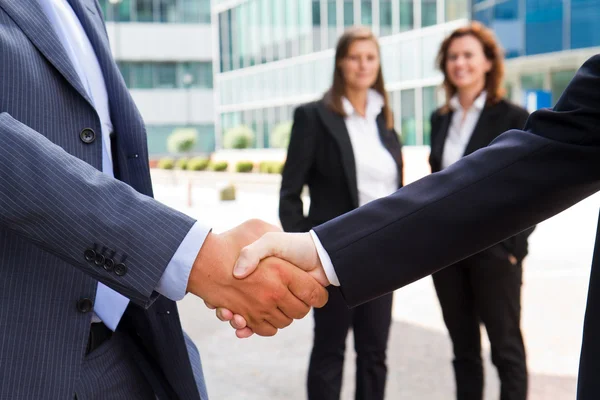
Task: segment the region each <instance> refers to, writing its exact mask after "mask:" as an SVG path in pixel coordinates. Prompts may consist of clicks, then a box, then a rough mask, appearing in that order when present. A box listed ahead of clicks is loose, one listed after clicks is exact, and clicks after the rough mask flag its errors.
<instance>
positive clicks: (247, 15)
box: [212, 0, 468, 148]
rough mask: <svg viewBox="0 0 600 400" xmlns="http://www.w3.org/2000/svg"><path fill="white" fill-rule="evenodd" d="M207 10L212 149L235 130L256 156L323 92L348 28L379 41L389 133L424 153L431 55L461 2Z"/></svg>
mask: <svg viewBox="0 0 600 400" xmlns="http://www.w3.org/2000/svg"><path fill="white" fill-rule="evenodd" d="M212 11H213V16H212V20H213V32H214V36H213V43H214V46H215V48H216V49H217V51H216V52H215V57H214V64H213V69H214V70H215V71H217V73H216V75H215V98H216V120H215V123H216V130H217V137H216V143H217V147H218V148H219V147H220V143H221V141H222V136H223V134H224V132H225V131H226V130H228V129H229V128H232V127H235V126H237V125H240V124H244V125H247V126H249V127H250V128H252V130H253V131H254V132H255V133H256V141H255V147H257V148H265V147H269V144H270V143H269V142H270V134H271V132H273V130H274V129H275V128H276V127H277V125H279V124H280V123H286V122H289V121H290V120H291V119H292V113H293V110H294V108H295V107H296V106H297V105H298V104H301V103H304V102H307V101H311V100H314V99H318V98H319V97H321V96H322V94H323V93H324V91H325V90H326V89H327V88H328V87H329V85H330V83H331V80H332V72H333V57H334V50H333V47H334V46H335V44H336V42H337V39H338V37H339V35H340V34H341V33H342V32H343V31H344V29H345V28H347V27H349V26H352V25H355V24H361V25H367V26H369V27H371V29H372V30H373V31H374V32H375V33H376V34H378V35H379V36H380V37H381V39H380V44H381V62H382V67H383V72H384V77H385V81H386V88H387V90H388V92H389V99H390V103H391V106H392V109H393V111H394V115H395V126H396V130H397V132H398V133H399V134H400V135H401V136H402V139H403V141H404V143H405V144H407V145H428V144H429V115H430V114H431V111H433V109H435V108H436V107H437V106H438V104H439V95H438V93H437V92H436V87H437V86H439V84H440V83H441V79H442V77H441V74H440V73H439V71H437V70H436V68H435V65H434V64H435V56H436V52H437V49H438V47H439V45H440V43H441V41H442V39H443V38H444V37H445V35H447V34H448V33H449V32H450V31H452V30H453V29H455V28H457V27H458V26H461V25H464V24H465V23H466V22H467V20H466V19H465V18H464V17H465V16H467V12H468V9H467V2H466V1H464V0H418V1H413V0H373V1H363V0H361V1H357V0H286V1H285V2H280V1H277V0H245V1H244V0H230V1H225V0H223V1H216V2H214V3H213V10H212ZM445 21H451V22H445Z"/></svg>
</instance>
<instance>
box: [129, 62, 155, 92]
mask: <svg viewBox="0 0 600 400" xmlns="http://www.w3.org/2000/svg"><path fill="white" fill-rule="evenodd" d="M132 70H133V82H132V86H133V87H134V88H136V89H152V88H153V87H154V68H153V65H152V64H151V63H135V64H134V66H133V68H132Z"/></svg>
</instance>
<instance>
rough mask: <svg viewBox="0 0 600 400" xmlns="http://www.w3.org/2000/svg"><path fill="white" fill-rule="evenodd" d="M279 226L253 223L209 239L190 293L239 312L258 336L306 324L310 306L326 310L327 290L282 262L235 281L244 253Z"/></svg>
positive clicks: (192, 276) (272, 262)
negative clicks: (236, 267)
mask: <svg viewBox="0 0 600 400" xmlns="http://www.w3.org/2000/svg"><path fill="white" fill-rule="evenodd" d="M274 230H277V228H276V227H274V226H273V225H269V224H267V223H265V222H262V221H258V220H252V221H248V222H246V223H244V224H242V225H240V226H238V227H236V228H234V229H232V230H229V231H227V232H225V233H222V234H218V235H217V234H212V233H211V234H209V236H208V237H207V238H206V240H205V242H204V245H203V246H202V249H201V250H200V252H199V253H198V257H197V258H196V261H195V262H194V266H193V267H192V271H191V273H190V278H189V282H188V291H189V292H191V293H193V294H195V295H197V296H198V297H200V298H202V299H203V300H204V301H205V302H206V303H207V305H208V304H212V305H216V306H218V307H223V308H226V309H229V310H234V311H235V312H236V313H237V314H238V315H239V317H238V318H242V319H243V321H244V323H245V324H246V322H247V326H248V327H249V328H251V329H252V331H254V332H256V333H257V334H259V335H261V336H272V335H274V334H275V333H277V329H280V328H284V327H286V326H288V325H289V324H290V323H291V322H292V319H300V318H302V317H304V316H305V315H306V314H307V313H308V312H309V311H310V307H322V306H323V305H324V304H325V303H326V302H327V296H328V294H327V291H326V290H325V289H324V288H323V287H322V286H321V285H320V284H319V283H318V282H316V281H315V279H313V278H312V277H311V276H309V275H308V274H306V273H305V272H303V271H301V270H299V269H298V268H296V267H294V266H293V265H291V264H289V263H287V262H285V261H281V260H276V259H267V260H265V261H264V262H263V263H261V266H260V267H259V268H258V269H257V270H256V273H254V274H252V276H251V277H249V278H248V279H244V280H238V279H235V278H234V276H233V274H232V269H233V265H234V263H235V262H236V259H237V258H238V256H239V254H240V250H241V249H242V248H243V247H244V246H247V245H249V244H251V243H253V242H254V241H255V240H257V239H258V238H259V237H261V236H262V235H263V234H264V233H265V232H269V231H274Z"/></svg>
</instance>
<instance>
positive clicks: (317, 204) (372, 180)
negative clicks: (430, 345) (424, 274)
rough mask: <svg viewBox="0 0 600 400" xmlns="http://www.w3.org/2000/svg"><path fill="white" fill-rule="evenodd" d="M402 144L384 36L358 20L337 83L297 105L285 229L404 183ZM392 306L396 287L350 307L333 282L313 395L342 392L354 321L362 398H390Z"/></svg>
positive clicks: (320, 319)
mask: <svg viewBox="0 0 600 400" xmlns="http://www.w3.org/2000/svg"><path fill="white" fill-rule="evenodd" d="M401 148H402V146H401V144H400V141H399V139H398V136H397V134H396V132H395V131H394V128H393V118H392V112H391V110H390V107H389V104H388V100H387V95H386V92H385V88H384V82H383V74H382V71H381V65H380V55H379V44H378V42H377V39H376V38H375V36H374V35H373V34H372V33H371V31H369V30H368V29H366V28H362V27H356V28H351V29H349V30H348V31H346V32H345V33H344V34H343V35H342V37H341V38H340V40H339V42H338V44H337V48H336V54H335V68H334V76H333V84H332V86H331V88H330V89H329V90H328V91H327V93H326V94H325V96H324V97H323V98H322V99H321V100H319V101H317V102H313V103H309V104H305V105H302V106H300V107H298V108H297V109H296V111H295V113H294V124H293V127H292V134H291V138H290V145H289V148H288V154H287V160H286V163H285V167H284V170H283V176H282V183H281V192H280V202H279V217H280V219H281V223H282V226H283V228H284V230H285V231H287V232H308V231H309V230H310V229H312V228H313V227H314V226H316V225H319V224H321V223H324V222H326V221H328V220H330V219H332V218H335V217H337V216H339V215H341V214H344V213H346V212H348V211H351V210H353V209H355V208H357V207H359V206H362V205H363V204H366V203H368V202H369V201H371V200H374V199H377V198H380V197H383V196H387V195H389V194H391V193H393V192H395V191H396V190H397V189H398V188H399V187H401V186H402V154H401ZM304 185H308V188H309V190H310V210H309V211H308V215H305V214H304V211H303V203H302V198H301V193H302V189H303V187H304ZM391 311H392V294H389V295H386V296H384V297H381V298H379V299H376V300H374V301H372V302H370V303H367V304H364V305H361V306H359V307H356V308H354V309H351V310H350V309H348V307H347V306H346V304H345V302H344V300H343V298H342V293H341V292H340V290H339V289H338V288H336V287H333V286H330V288H329V302H328V303H327V305H326V306H325V307H323V308H321V309H315V310H314V318H315V331H314V343H313V350H312V354H311V358H310V366H309V370H308V397H309V399H311V400H321V399H332V400H333V399H336V400H337V399H339V397H340V391H341V385H342V369H343V364H344V353H345V344H346V336H347V334H348V330H349V328H352V329H353V331H354V347H355V350H356V353H357V359H356V395H355V398H356V399H357V400H360V399H362V400H366V399H369V400H377V399H381V400H383V398H384V391H385V382H386V375H387V366H386V350H387V341H388V336H389V328H390V323H391Z"/></svg>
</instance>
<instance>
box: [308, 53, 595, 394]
mask: <svg viewBox="0 0 600 400" xmlns="http://www.w3.org/2000/svg"><path fill="white" fill-rule="evenodd" d="M599 127H600V55H597V56H594V57H592V58H590V59H589V60H588V61H586V63H585V64H584V65H583V66H582V67H581V68H580V70H579V71H578V72H577V74H576V75H575V77H574V78H573V80H572V81H571V83H570V84H569V85H568V86H567V88H566V90H565V91H564V93H563V94H562V96H560V99H559V100H558V102H557V103H556V105H555V106H554V108H553V109H541V110H538V111H536V112H534V113H533V114H531V116H530V117H529V119H528V121H527V123H526V125H525V127H524V129H523V130H516V129H515V130H512V131H509V132H505V133H503V134H502V135H500V136H499V137H498V138H497V139H496V140H495V141H494V142H493V143H492V144H491V145H490V146H488V147H486V148H484V149H481V150H479V151H476V152H475V153H473V154H471V155H469V156H467V157H464V158H462V159H461V160H459V161H458V162H456V163H454V164H453V165H452V166H451V167H450V168H446V169H445V170H443V171H441V172H439V173H437V174H431V175H429V176H427V177H425V178H423V179H421V180H419V181H417V182H414V183H412V184H410V185H409V186H406V187H404V188H403V189H402V190H399V191H397V192H396V193H394V194H392V195H391V196H388V197H386V198H385V199H382V200H376V201H373V202H371V203H369V204H367V205H365V206H364V207H361V208H359V209H358V210H355V211H353V212H350V213H348V214H346V215H344V216H341V217H339V218H336V219H334V220H332V221H329V222H326V223H325V224H323V225H321V226H317V227H315V228H314V229H315V232H316V234H317V235H318V237H319V239H320V242H321V244H322V245H323V247H324V248H325V250H326V251H327V253H328V255H329V257H330V258H331V261H332V263H333V266H334V267H335V272H336V274H337V276H338V278H339V280H340V282H341V287H340V289H341V291H342V294H343V296H344V298H345V300H346V302H347V303H348V304H349V305H350V306H356V305H358V304H362V303H365V302H367V301H369V300H372V299H374V298H376V297H379V296H382V295H384V294H386V293H389V292H391V291H393V290H396V289H398V288H400V287H402V286H405V285H408V284H409V283H411V282H414V281H416V280H418V279H421V278H423V277H425V276H427V275H430V274H432V273H433V272H436V271H438V270H439V269H441V268H444V267H446V266H448V265H451V264H454V263H456V262H457V261H459V260H461V259H464V258H466V257H468V256H470V255H471V254H474V253H477V252H479V251H481V250H483V249H485V248H486V247H489V246H492V245H493V244H494V243H498V242H499V241H501V240H503V239H505V238H508V237H510V236H513V235H515V234H517V233H519V232H522V231H523V230H525V229H527V228H529V227H531V226H533V225H535V224H537V223H539V222H541V221H544V220H546V219H548V218H550V217H552V216H554V215H556V214H558V213H560V212H561V211H564V210H566V209H567V208H569V207H571V206H572V205H574V204H576V203H578V202H579V201H581V200H583V199H585V198H586V197H589V196H591V195H592V194H594V193H596V192H598V191H600V128H599ZM565 251H569V249H565ZM555 295H556V296H562V295H563V294H562V293H560V291H558V292H557V293H555ZM599 338H600V225H599V229H598V230H597V231H596V245H595V250H594V257H593V261H592V267H591V275H590V284H589V289H588V298H587V310H586V314H585V323H584V326H583V341H582V348H581V358H580V361H579V376H578V382H577V399H579V400H592V399H600V379H598V371H600V339H599Z"/></svg>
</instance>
